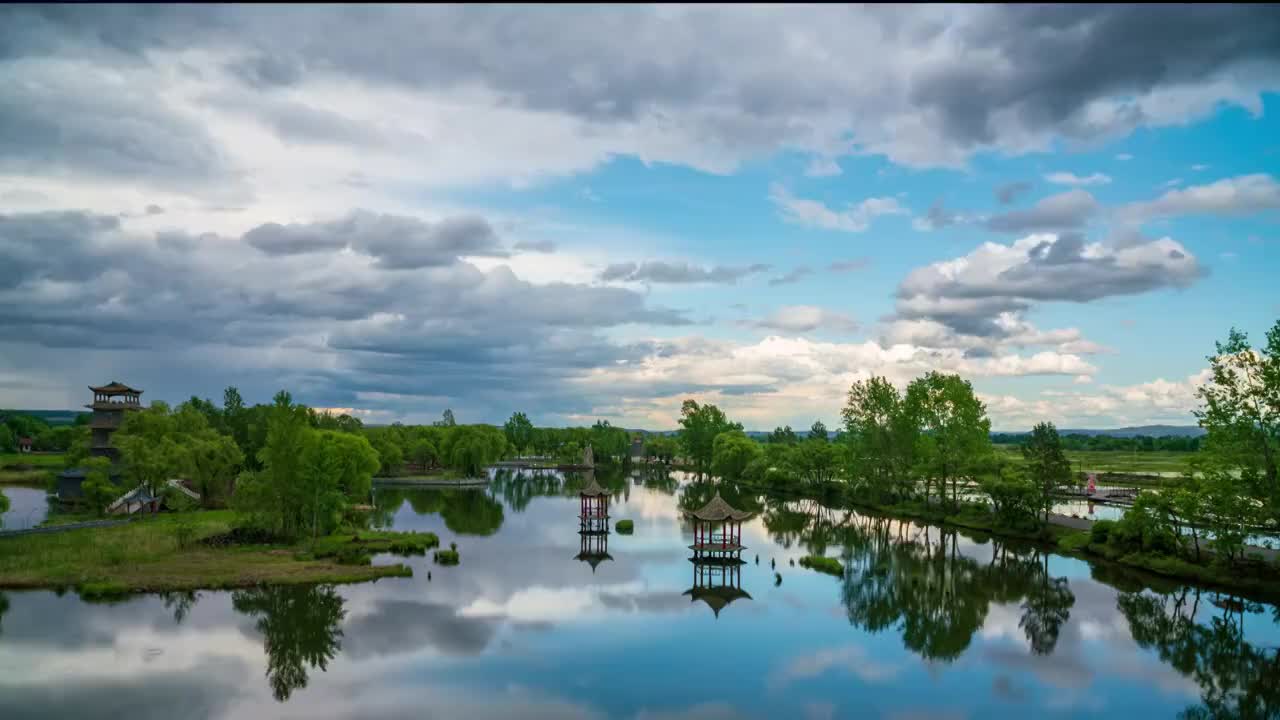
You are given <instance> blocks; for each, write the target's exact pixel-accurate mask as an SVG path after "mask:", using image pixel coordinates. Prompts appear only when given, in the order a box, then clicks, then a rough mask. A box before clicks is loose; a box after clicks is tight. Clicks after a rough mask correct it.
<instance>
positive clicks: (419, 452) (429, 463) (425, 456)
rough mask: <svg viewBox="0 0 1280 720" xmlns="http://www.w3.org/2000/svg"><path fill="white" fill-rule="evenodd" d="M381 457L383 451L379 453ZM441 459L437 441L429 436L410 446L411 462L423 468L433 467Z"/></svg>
mask: <svg viewBox="0 0 1280 720" xmlns="http://www.w3.org/2000/svg"><path fill="white" fill-rule="evenodd" d="M379 457H381V453H379ZM439 460H440V451H439V450H437V449H436V445H435V443H433V442H431V441H430V440H428V439H427V438H422V439H420V440H417V441H415V442H414V443H413V445H412V446H411V447H410V448H409V462H412V463H414V464H416V465H420V466H421V467H422V468H423V470H426V469H427V468H429V467H433V466H434V465H436V464H437V463H438V462H439Z"/></svg>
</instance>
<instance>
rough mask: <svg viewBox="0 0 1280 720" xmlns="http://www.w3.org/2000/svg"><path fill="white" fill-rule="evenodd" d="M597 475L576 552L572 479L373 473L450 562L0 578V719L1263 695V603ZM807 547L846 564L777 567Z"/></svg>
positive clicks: (876, 713)
mask: <svg viewBox="0 0 1280 720" xmlns="http://www.w3.org/2000/svg"><path fill="white" fill-rule="evenodd" d="M597 482H599V484H600V485H601V487H603V488H605V489H606V490H607V491H608V492H609V496H610V514H611V515H612V516H613V518H614V519H615V520H616V519H622V518H627V519H633V520H635V533H634V534H633V535H625V536H620V535H616V534H610V535H608V536H607V537H606V538H605V540H604V541H605V542H607V543H608V544H607V545H603V546H601V547H594V546H592V547H587V548H585V549H586V550H587V551H588V552H594V551H600V550H602V551H603V552H605V553H607V554H608V555H609V557H611V558H612V560H610V561H607V562H602V563H599V564H598V566H597V567H596V568H595V571H594V572H587V568H586V567H584V566H583V565H582V564H580V563H579V562H578V561H577V560H574V559H573V558H574V557H575V555H577V554H580V553H582V552H583V551H584V546H583V541H584V536H583V535H580V534H579V533H578V530H579V522H578V521H579V518H578V517H577V516H578V514H579V511H580V499H579V497H578V492H579V490H580V489H581V488H582V487H583V486H584V483H583V478H582V477H581V476H574V475H568V476H565V475H561V474H559V473H530V472H513V471H503V472H499V473H495V476H494V478H493V482H492V483H491V484H490V486H489V487H488V488H487V489H481V490H457V489H447V490H441V489H433V490H420V489H413V488H396V489H389V488H379V489H378V490H377V493H376V504H377V512H376V513H375V514H374V520H375V522H376V523H378V524H380V525H382V526H385V527H397V528H403V529H420V530H430V531H432V532H437V533H440V534H441V540H442V541H443V542H445V543H446V544H447V543H448V542H449V541H451V540H457V542H458V545H459V550H460V551H461V552H462V554H463V556H464V558H465V560H464V562H463V564H462V565H460V566H458V567H456V568H440V567H436V566H434V565H432V564H431V562H430V559H429V558H410V559H408V560H407V562H408V563H409V564H410V565H411V566H412V567H413V568H414V570H415V577H413V578H408V579H388V580H385V581H379V582H378V583H373V584H361V585H350V586H338V587H315V588H303V587H294V588H276V589H255V590H246V591H238V592H234V593H227V592H214V591H207V592H200V593H170V594H167V595H163V596H140V597H136V598H132V599H130V600H128V601H127V602H125V603H123V604H118V605H88V604H85V603H82V602H80V601H79V600H78V599H77V598H76V597H75V596H74V594H73V593H68V594H67V595H65V596H62V597H59V596H57V595H56V594H54V593H48V592H40V593H32V592H17V591H13V592H7V593H0V717H4V718H5V719H6V720H8V719H9V718H14V717H16V718H25V717H81V718H97V717H120V716H122V715H129V713H130V704H131V703H132V704H135V705H136V704H137V703H138V702H139V701H138V700H137V698H140V697H142V698H149V699H157V698H161V699H163V702H164V703H165V704H164V705H163V710H162V711H161V710H155V711H151V710H150V707H139V708H137V710H138V714H136V715H132V716H136V717H148V716H151V715H154V716H156V717H173V716H176V715H181V716H182V717H192V718H218V720H224V719H230V718H242V717H296V718H302V717H337V718H391V717H418V716H421V715H422V714H423V713H424V712H425V710H424V708H426V707H429V708H430V713H431V714H433V715H435V716H440V717H474V718H481V717H524V716H529V715H533V714H537V713H542V716H544V717H583V718H607V717H623V718H636V717H686V716H689V717H693V716H698V717H701V716H706V715H711V716H714V717H801V718H803V717H815V716H816V717H862V716H866V717H891V716H895V715H898V716H908V715H910V714H912V713H914V714H915V716H922V717H945V716H948V715H950V716H956V717H970V718H976V717H997V718H1023V717H1027V716H1030V715H1037V714H1039V715H1049V716H1057V717H1064V716H1065V717H1080V716H1108V717H1110V716H1117V715H1125V714H1130V715H1133V716H1135V717H1174V716H1176V715H1178V714H1179V713H1181V714H1182V716H1183V717H1186V718H1210V717H1213V718H1226V717H1237V718H1250V719H1252V718H1264V717H1275V716H1276V714H1277V712H1280V706H1278V704H1277V703H1280V699H1278V698H1277V690H1276V688H1275V685H1276V683H1275V682H1274V678H1275V677H1277V676H1280V661H1278V660H1277V656H1276V647H1277V645H1280V628H1278V627H1277V625H1276V624H1275V622H1276V620H1277V619H1280V618H1276V616H1275V612H1276V611H1275V609H1274V608H1273V607H1271V606H1268V605H1259V604H1256V603H1252V602H1247V601H1244V600H1242V599H1240V598H1231V597H1227V596H1219V595H1217V594H1215V593H1212V592H1209V591H1201V592H1197V591H1195V590H1194V589H1190V588H1183V587H1181V586H1180V585H1177V584H1171V583H1164V584H1160V583H1158V582H1154V583H1153V581H1152V580H1150V579H1148V578H1146V577H1139V576H1135V575H1133V574H1131V573H1127V572H1124V571H1123V570H1119V569H1117V568H1116V567H1115V566H1109V565H1090V564H1088V563H1086V562H1084V561H1081V560H1077V559H1073V558H1065V557H1061V556H1057V555H1054V554H1052V553H1048V552H1045V551H1044V550H1042V549H1040V548H1036V547H1033V546H1029V545H1022V544H1019V543H1008V542H1001V541H998V540H992V539H990V538H983V537H981V536H976V535H972V534H967V533H964V532H959V533H957V532H955V531H952V530H950V529H941V528H938V527H933V526H928V525H922V524H916V523H911V522H901V521H898V520H894V519H888V518H880V517H874V516H868V515H864V514H861V513H859V512H857V511H854V510H850V509H846V508H838V507H829V506H825V505H823V504H822V503H817V502H813V501H807V500H796V499H775V498H768V497H763V496H759V495H756V494H754V493H752V492H748V491H745V490H742V489H739V488H736V487H734V486H732V485H728V484H716V483H710V482H706V481H702V480H695V479H693V478H689V477H687V476H684V475H682V474H680V473H661V472H654V473H649V472H643V471H642V472H639V473H637V474H636V475H635V476H631V477H629V476H627V475H622V474H620V473H619V474H616V475H610V474H601V475H598V480H597ZM716 492H720V493H721V496H722V497H723V498H724V499H725V500H727V501H729V502H730V503H731V504H732V505H733V506H735V507H737V508H739V509H749V510H752V511H755V512H758V513H759V515H758V516H757V517H756V518H755V519H754V520H749V521H746V522H744V523H743V525H742V533H741V534H742V544H744V545H747V546H749V547H750V549H749V550H748V551H747V553H746V557H745V559H746V562H745V563H743V564H735V565H732V566H730V567H721V568H718V569H713V568H701V567H699V566H698V565H697V564H695V563H691V562H690V561H689V555H690V554H691V553H690V552H689V549H688V546H689V545H690V544H691V543H692V542H693V527H692V526H691V525H690V524H689V522H688V520H687V519H686V518H685V517H684V516H683V512H682V511H683V510H687V509H697V508H699V507H701V506H702V505H703V504H705V503H706V502H707V501H708V500H709V499H710V498H711V497H713V496H714V494H715V493H716ZM495 506H496V507H497V508H498V510H496V511H495V509H494V508H495ZM473 533H474V534H473ZM450 534H452V536H450ZM807 554H824V555H827V556H829V557H832V558H835V559H837V560H839V561H840V562H841V564H842V566H843V572H842V573H841V574H839V575H838V576H834V577H833V576H830V575H825V574H821V573H817V572H814V571H811V570H807V569H802V568H800V567H796V566H793V565H792V563H791V561H792V560H798V559H799V558H800V557H801V556H803V555H807ZM757 555H758V562H757V561H756V556H757ZM384 560H385V559H384V558H378V559H376V561H378V562H381V561H384ZM775 563H776V567H775ZM428 570H430V571H433V572H434V578H433V579H432V581H431V582H430V583H428V582H427V580H426V574H427V572H428ZM775 571H776V572H777V573H779V574H780V577H783V580H784V581H783V582H782V584H781V585H779V586H775V584H774V583H775ZM704 605H706V606H707V607H704ZM708 608H710V610H711V612H708V611H707V610H708ZM691 648H694V650H693V651H691ZM697 648H707V649H708V651H707V653H706V654H703V653H701V652H700V651H697V650H696V649H697ZM708 655H710V656H713V657H714V662H707V656H708ZM584 658H590V662H589V663H584V662H583V659H584ZM566 668H572V672H566V671H565V669H566ZM622 677H626V678H628V679H630V680H631V681H632V682H627V683H620V682H618V678H622ZM424 703H429V704H424ZM142 705H150V703H149V702H148V703H142ZM175 708H179V709H180V711H179V710H175ZM148 713H150V715H148ZM699 713H701V715H699Z"/></svg>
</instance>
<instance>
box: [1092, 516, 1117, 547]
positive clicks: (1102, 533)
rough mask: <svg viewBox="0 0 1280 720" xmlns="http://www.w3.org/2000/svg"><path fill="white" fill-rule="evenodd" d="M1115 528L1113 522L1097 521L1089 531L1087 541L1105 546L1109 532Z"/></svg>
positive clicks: (1109, 536) (1114, 522)
mask: <svg viewBox="0 0 1280 720" xmlns="http://www.w3.org/2000/svg"><path fill="white" fill-rule="evenodd" d="M1115 526H1116V521H1115V520H1098V521H1097V522H1095V523H1094V524H1093V527H1092V528H1090V529H1089V539H1090V541H1091V542H1094V543H1097V544H1098V545H1106V544H1107V541H1108V540H1109V539H1110V538H1111V531H1112V529H1114V528H1115Z"/></svg>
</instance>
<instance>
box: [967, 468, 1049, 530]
mask: <svg viewBox="0 0 1280 720" xmlns="http://www.w3.org/2000/svg"><path fill="white" fill-rule="evenodd" d="M979 488H981V490H982V493H983V494H984V495H986V496H987V499H988V500H990V502H991V512H992V514H993V515H994V516H995V520H996V523H997V524H998V525H1001V526H1003V527H1006V528H1011V529H1017V530H1033V529H1035V528H1036V527H1038V525H1039V523H1040V510H1041V508H1042V507H1043V505H1042V501H1041V492H1040V488H1038V487H1037V486H1036V485H1035V483H1033V482H1031V481H1030V480H1029V479H1027V478H1026V476H1025V475H1023V473H1022V471H1021V470H1020V469H1016V468H1015V469H1010V470H998V471H997V472H996V473H995V475H993V476H990V477H986V478H983V480H982V482H981V483H979Z"/></svg>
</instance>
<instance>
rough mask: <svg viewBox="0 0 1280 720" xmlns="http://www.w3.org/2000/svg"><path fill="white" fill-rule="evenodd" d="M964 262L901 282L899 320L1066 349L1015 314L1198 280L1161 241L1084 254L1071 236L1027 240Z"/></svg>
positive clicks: (1196, 270) (982, 250)
mask: <svg viewBox="0 0 1280 720" xmlns="http://www.w3.org/2000/svg"><path fill="white" fill-rule="evenodd" d="M963 260H964V261H965V262H964V263H963V264H962V265H961V266H959V267H958V268H955V267H954V266H953V265H951V264H950V263H951V262H952V261H946V262H942V263H934V264H932V265H928V266H925V267H922V268H918V269H916V270H913V271H912V272H911V273H910V274H909V275H907V277H906V278H905V279H904V280H903V281H902V283H901V284H900V285H899V286H898V291H897V296H898V299H897V316H898V318H900V319H904V320H907V321H927V322H929V323H936V324H937V325H939V326H941V327H942V328H946V329H948V330H950V331H952V332H954V333H956V334H959V335H964V336H974V337H979V338H1005V339H1014V338H1021V342H1026V343H1029V344H1037V343H1046V342H1050V343H1053V342H1056V343H1066V342H1072V341H1076V340H1078V339H1079V338H1078V336H1076V335H1069V334H1062V333H1056V334H1055V333H1052V332H1051V333H1042V332H1040V331H1037V330H1035V329H1034V328H1033V327H1031V326H1030V325H1029V324H1028V323H1026V322H1025V321H1023V320H1022V319H1021V313H1023V312H1025V311H1026V310H1028V309H1030V308H1031V307H1032V305H1033V304H1034V303H1037V302H1050V301H1059V302H1077V303H1083V302H1090V301H1093V300H1098V299H1101V298H1105V297H1113V296H1118V295H1133V294H1138V293H1143V292H1148V291H1151V290H1155V289H1159V288H1166V287H1186V286H1188V285H1190V284H1192V283H1194V282H1195V281H1196V280H1198V279H1199V278H1200V277H1201V276H1203V274H1204V272H1205V271H1204V269H1203V268H1202V267H1201V266H1200V264H1199V263H1198V262H1197V260H1196V258H1195V257H1194V256H1192V255H1191V254H1190V252H1188V251H1187V250H1186V249H1185V248H1184V247H1182V246H1181V245H1179V244H1178V243H1176V242H1174V241H1173V240H1170V239H1168V238H1165V239H1161V240H1148V241H1146V242H1135V243H1134V244H1131V245H1129V246H1127V247H1114V246H1103V245H1100V244H1095V245H1091V246H1090V245H1086V243H1085V241H1084V238H1083V236H1081V235H1079V234H1077V233H1060V234H1058V235H1054V236H1050V237H1048V239H1045V238H1044V237H1043V236H1030V237H1026V238H1023V239H1021V240H1017V241H1015V242H1014V243H1012V244H1011V245H998V244H995V243H987V244H984V245H983V246H981V247H979V248H978V249H976V250H974V251H973V252H971V253H970V254H968V255H966V256H965V257H964V258H963ZM909 327H914V329H915V330H916V331H923V330H924V329H925V328H924V327H922V326H919V325H915V326H909Z"/></svg>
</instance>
